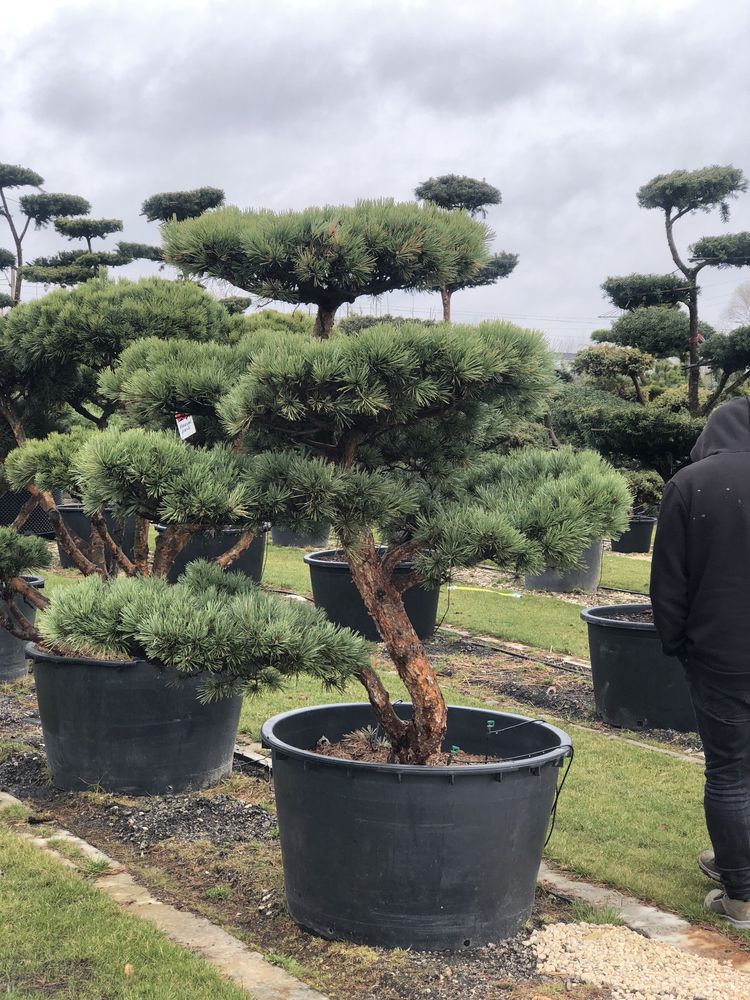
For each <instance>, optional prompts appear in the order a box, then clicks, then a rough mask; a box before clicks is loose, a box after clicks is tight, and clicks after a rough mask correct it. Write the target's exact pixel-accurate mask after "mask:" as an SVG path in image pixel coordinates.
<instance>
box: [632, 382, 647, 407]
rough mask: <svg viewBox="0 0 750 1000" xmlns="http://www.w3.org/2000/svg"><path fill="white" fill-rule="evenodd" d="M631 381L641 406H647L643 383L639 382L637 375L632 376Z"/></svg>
mask: <svg viewBox="0 0 750 1000" xmlns="http://www.w3.org/2000/svg"><path fill="white" fill-rule="evenodd" d="M630 379H631V381H632V383H633V388H634V389H635V398H636V399H637V400H638V402H639V403H640V404H641V406H645V405H646V400H645V398H644V395H643V389H642V388H641V383H640V382H639V381H638V377H637V376H636V375H631V376H630Z"/></svg>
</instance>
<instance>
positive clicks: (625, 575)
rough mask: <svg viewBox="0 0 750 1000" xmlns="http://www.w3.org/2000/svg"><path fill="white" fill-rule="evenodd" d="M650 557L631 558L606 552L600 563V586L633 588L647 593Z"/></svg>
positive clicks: (621, 588) (616, 588)
mask: <svg viewBox="0 0 750 1000" xmlns="http://www.w3.org/2000/svg"><path fill="white" fill-rule="evenodd" d="M650 573H651V560H650V559H633V558H632V557H630V556H626V555H617V554H616V553H611V552H606V553H605V554H604V560H603V564H602V579H601V582H602V586H604V587H613V588H614V589H615V590H635V591H637V592H638V593H639V594H648V578H649V575H650Z"/></svg>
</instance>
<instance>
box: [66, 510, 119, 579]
mask: <svg viewBox="0 0 750 1000" xmlns="http://www.w3.org/2000/svg"><path fill="white" fill-rule="evenodd" d="M57 509H58V510H59V511H60V517H61V518H62V520H63V522H64V524H65V527H66V528H67V529H68V530H69V531H72V532H75V534H76V535H78V537H79V538H80V539H81V541H83V542H84V543H86V544H88V543H89V541H90V540H91V518H90V517H89V516H88V514H85V513H84V510H83V507H81V505H80V504H60V505H59V506H58V508H57ZM105 519H106V522H107V530H108V531H109V533H110V535H112V536H113V537H114V538H117V537H118V533H119V532H120V531H121V532H122V541H121V543H120V544H121V547H122V549H123V551H124V552H125V555H126V556H127V557H128V558H129V559H130V558H132V556H133V541H134V539H135V518H134V517H129V518H128V519H127V520H126V521H125V524H124V525H120V524H117V522H116V521H115V519H114V518H113V517H112V515H111V513H109V512H106V513H105ZM57 551H58V552H59V554H60V565H61V566H62V568H63V569H75V568H76V565H75V563H74V562H73V560H72V559H71V558H70V556H69V555H68V553H67V552H66V551H65V550H64V549H63V548H61V547H60V543H59V542H58V545H57ZM113 565H114V556H113V555H112V553H111V552H107V566H109V567H110V568H111V567H113Z"/></svg>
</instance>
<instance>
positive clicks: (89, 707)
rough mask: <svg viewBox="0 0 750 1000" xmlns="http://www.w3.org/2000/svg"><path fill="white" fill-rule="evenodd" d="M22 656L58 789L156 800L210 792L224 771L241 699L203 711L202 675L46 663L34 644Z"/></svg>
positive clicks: (83, 662) (62, 660)
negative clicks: (30, 665) (28, 665)
mask: <svg viewBox="0 0 750 1000" xmlns="http://www.w3.org/2000/svg"><path fill="white" fill-rule="evenodd" d="M26 653H27V655H28V656H29V657H30V658H31V659H32V660H33V661H34V682H35V685H36V694H37V700H38V702H39V717H40V719H41V722H42V732H43V734H44V744H45V747H46V749H47V761H48V763H49V767H50V770H51V771H52V779H53V782H54V784H55V785H56V786H57V787H58V788H62V789H65V790H66V791H83V790H85V789H92V788H101V789H103V790H104V791H108V792H123V793H127V794H130V795H164V794H166V793H171V792H186V791H191V790H194V789H197V788H206V787H208V786H209V785H215V784H216V783H217V782H218V781H220V780H221V779H222V778H224V777H226V775H228V774H229V773H230V771H231V770H232V754H233V752H234V743H235V737H236V735H237V726H238V724H239V718H240V709H241V708H242V696H241V695H236V696H235V697H233V698H223V699H221V700H219V701H214V702H211V703H209V704H207V705H204V704H201V702H200V701H198V698H197V693H198V691H199V689H200V686H201V683H202V682H203V681H204V680H205V677H204V676H202V675H195V676H193V677H187V678H184V679H182V678H180V676H179V675H178V673H177V671H176V670H175V669H174V668H172V667H159V666H154V665H153V664H151V663H147V662H145V661H144V660H129V661H126V662H113V661H110V660H94V659H86V658H84V657H80V658H79V657H76V658H73V657H63V656H54V655H52V654H51V653H45V652H44V651H43V650H41V649H39V647H38V646H35V645H34V644H33V643H29V644H28V645H27V647H26Z"/></svg>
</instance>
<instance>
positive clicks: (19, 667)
mask: <svg viewBox="0 0 750 1000" xmlns="http://www.w3.org/2000/svg"><path fill="white" fill-rule="evenodd" d="M22 579H23V580H25V581H26V582H27V583H28V584H30V585H31V586H32V587H35V588H36V589H37V590H41V589H42V587H43V586H44V580H43V579H42V578H41V577H40V576H24V577H22ZM13 603H14V604H15V606H16V607H17V608H18V610H19V611H20V612H21V614H22V615H23V616H24V617H25V618H28V620H29V621H30V622H32V623H33V622H34V619H35V617H36V608H35V607H34V605H33V604H28V603H27V601H26V599H25V598H24V597H22V596H21V595H20V594H16V596H15V597H14V598H13ZM25 673H26V641H25V640H24V639H16V637H15V636H14V635H11V634H10V632H8V631H7V629H4V628H0V684H5V683H7V682H8V681H15V680H18V678H19V677H23V675H24V674H25Z"/></svg>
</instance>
